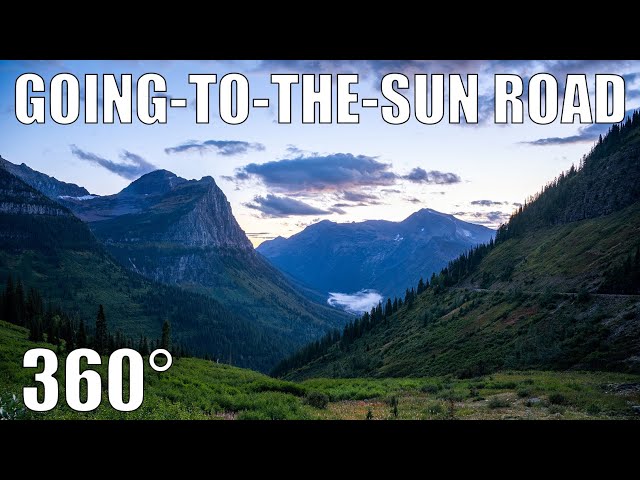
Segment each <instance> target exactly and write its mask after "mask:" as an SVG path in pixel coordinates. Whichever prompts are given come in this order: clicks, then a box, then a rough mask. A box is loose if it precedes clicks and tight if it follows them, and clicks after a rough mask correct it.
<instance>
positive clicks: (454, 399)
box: [0, 321, 640, 420]
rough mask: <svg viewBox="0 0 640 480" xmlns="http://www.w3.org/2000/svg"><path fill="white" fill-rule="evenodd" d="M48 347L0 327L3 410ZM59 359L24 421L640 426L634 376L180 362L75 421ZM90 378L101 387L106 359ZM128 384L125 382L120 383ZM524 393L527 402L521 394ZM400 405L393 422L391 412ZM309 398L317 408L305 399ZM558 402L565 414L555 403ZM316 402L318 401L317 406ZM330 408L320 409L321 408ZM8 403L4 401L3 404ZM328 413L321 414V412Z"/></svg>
mask: <svg viewBox="0 0 640 480" xmlns="http://www.w3.org/2000/svg"><path fill="white" fill-rule="evenodd" d="M35 347H41V348H43V347H44V348H51V349H53V350H55V347H54V346H53V345H49V344H46V343H39V344H36V343H33V342H30V341H28V340H27V331H26V330H25V329H24V328H21V327H16V326H14V325H11V324H8V323H6V322H2V321H0V406H4V405H6V402H7V400H8V399H11V396H12V395H16V397H17V399H18V404H19V405H22V388H23V387H25V386H32V385H34V384H35V383H34V381H33V375H34V374H35V373H36V371H37V369H24V368H22V366H21V365H22V357H23V355H24V352H26V351H27V350H29V349H30V348H35ZM63 357H64V355H63V354H60V355H59V356H58V358H59V362H60V365H59V369H58V372H57V373H56V375H55V376H56V378H57V379H58V382H59V385H60V398H61V399H62V400H61V401H59V403H58V406H57V407H56V408H55V409H53V410H52V411H50V412H46V413H36V412H24V413H22V414H20V415H19V417H20V418H27V419H210V420H217V419H239V420H241V419H265V420H268V419H356V420H364V419H365V417H366V416H367V412H368V411H369V410H371V412H372V415H373V418H374V419H389V420H391V419H396V418H398V419H401V420H402V419H414V420H415V419H424V420H429V419H448V418H456V419H501V418H524V419H547V418H548V419H554V418H567V419H574V418H575V419H627V418H638V416H637V415H634V414H633V411H632V409H631V405H637V404H640V391H639V389H636V390H634V389H627V390H620V389H618V388H616V387H617V386H619V385H621V384H635V385H638V386H640V376H638V375H629V374H620V373H603V372H504V373H496V374H493V375H486V376H483V377H479V378H473V379H465V380H462V379H457V378H454V377H452V376H440V377H433V378H381V379H372V378H367V379H363V378H359V379H335V378H332V379H328V378H317V379H312V380H307V381H304V382H300V383H298V382H290V381H283V380H277V379H273V378H270V377H267V376H265V375H262V374H260V373H257V372H253V371H251V370H245V369H240V368H236V367H231V366H228V365H223V364H216V363H213V362H210V361H206V360H200V359H187V358H179V359H175V360H174V364H173V366H172V367H171V368H170V369H169V370H168V371H166V372H155V371H152V370H151V369H150V368H149V367H148V364H147V363H146V362H145V377H144V378H145V383H144V393H145V396H144V401H143V404H142V406H141V407H140V408H139V409H138V410H136V411H135V412H129V413H123V412H117V411H115V410H114V409H113V408H111V407H110V406H109V403H108V399H107V392H106V390H105V391H103V395H102V397H103V400H102V404H101V405H100V407H98V408H97V409H96V410H95V411H92V412H86V413H79V412H74V411H72V410H70V409H69V408H68V407H67V406H66V405H65V402H64V375H63V365H64V358H63ZM103 363H105V365H102V366H100V367H97V368H96V370H97V371H98V372H100V374H101V376H102V378H103V386H104V387H103V388H106V359H103ZM125 384H126V382H125ZM523 388H526V389H527V391H528V397H527V398H521V397H520V396H519V395H518V393H517V392H519V391H520V390H521V389H523ZM392 397H395V399H396V401H397V414H398V415H397V417H396V416H395V414H394V412H393V408H392V407H391V404H392V403H393V402H392V400H391V399H392ZM312 398H315V399H316V400H315V401H314V400H311V401H310V399H312ZM558 398H562V399H563V403H562V405H558V404H555V403H554V402H553V401H554V399H555V400H556V401H557V399H558ZM317 399H322V400H323V401H322V402H319V401H317ZM325 399H326V400H328V402H329V403H328V404H327V405H326V406H325V405H324V400H325ZM9 403H10V401H9ZM323 407H324V408H323Z"/></svg>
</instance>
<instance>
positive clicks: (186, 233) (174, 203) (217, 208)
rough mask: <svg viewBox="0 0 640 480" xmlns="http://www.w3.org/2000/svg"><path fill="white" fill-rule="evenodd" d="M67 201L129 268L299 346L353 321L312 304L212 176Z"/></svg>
mask: <svg viewBox="0 0 640 480" xmlns="http://www.w3.org/2000/svg"><path fill="white" fill-rule="evenodd" d="M62 203H63V204H65V205H67V206H68V207H69V208H70V209H71V210H73V212H74V213H75V214H76V215H77V216H78V217H80V218H81V219H83V220H85V221H87V222H89V226H90V228H91V230H92V231H93V232H94V233H95V235H96V236H97V237H98V238H99V239H100V240H101V241H102V242H103V244H104V245H105V246H106V248H107V250H108V251H109V252H110V253H111V254H112V255H113V256H114V257H115V258H116V259H117V260H118V261H119V262H120V263H121V265H123V266H124V267H126V268H128V269H130V270H132V271H134V272H136V273H139V274H141V275H143V276H145V277H147V278H149V279H152V280H154V281H157V282H160V283H164V284H169V285H179V286H182V287H185V288H189V289H191V290H194V291H197V292H199V293H203V294H206V295H209V296H211V297H213V298H215V299H217V300H218V301H220V302H221V303H222V304H224V305H225V306H227V307H228V308H230V309H231V310H233V311H234V312H236V313H237V314H239V315H241V316H243V317H244V318H247V319H249V320H250V321H252V322H255V324H257V325H262V326H264V327H265V328H268V329H275V330H277V331H279V332H281V334H282V335H284V336H287V337H289V339H290V340H291V342H293V344H301V343H303V342H305V341H308V340H309V339H312V338H314V337H317V336H318V335H320V334H322V332H323V331H326V330H327V329H330V328H335V327H339V326H341V325H343V324H344V322H346V321H347V320H348V319H349V317H348V316H347V315H346V314H344V313H343V312H340V311H339V310H337V309H334V308H331V307H329V306H328V305H325V304H318V303H316V302H314V301H312V300H311V299H310V297H311V296H310V295H308V294H303V293H302V291H301V290H300V289H298V288H296V287H295V286H294V285H293V284H292V283H291V282H290V281H288V280H287V279H286V278H285V277H284V276H283V275H282V274H281V273H280V272H279V271H278V270H276V269H275V268H274V267H273V266H271V265H270V264H269V263H268V262H267V261H266V260H265V259H264V258H263V257H262V256H261V255H258V254H257V253H256V252H255V250H254V249H253V246H252V245H251V242H250V241H249V239H248V238H247V237H246V235H245V234H244V232H243V231H242V229H241V228H240V226H239V225H238V223H237V221H236V219H235V218H234V216H233V213H232V211H231V205H230V204H229V202H228V201H227V199H226V197H225V195H224V193H223V192H222V190H220V188H219V187H218V186H217V185H216V183H215V181H214V180H213V178H211V177H204V178H202V179H201V180H197V181H196V180H189V181H188V180H185V179H183V178H180V177H177V176H176V175H175V174H173V173H171V172H168V171H166V170H158V171H155V172H152V173H149V174H147V175H144V176H142V177H141V178H139V179H138V180H136V181H135V182H133V183H132V184H131V185H129V186H128V187H127V188H125V189H124V190H122V191H121V192H120V193H118V194H116V195H110V196H103V197H97V198H93V199H88V200H76V199H65V200H62Z"/></svg>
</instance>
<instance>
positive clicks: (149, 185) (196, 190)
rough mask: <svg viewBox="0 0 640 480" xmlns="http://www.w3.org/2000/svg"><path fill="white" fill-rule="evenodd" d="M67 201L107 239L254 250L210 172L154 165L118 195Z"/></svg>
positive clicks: (180, 246) (176, 246)
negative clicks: (190, 176) (183, 173)
mask: <svg viewBox="0 0 640 480" xmlns="http://www.w3.org/2000/svg"><path fill="white" fill-rule="evenodd" d="M67 204H68V205H69V206H70V208H72V209H73V210H74V211H77V212H78V215H79V216H80V217H81V218H84V219H85V220H89V221H90V222H91V223H90V225H91V228H92V229H93V230H94V231H95V232H96V234H97V235H98V236H99V237H100V238H102V239H103V240H104V241H105V243H107V244H109V245H117V244H149V243H156V244H162V246H163V248H165V249H166V248H167V247H175V248H180V249H185V248H192V247H195V248H217V249H238V250H241V251H243V252H245V253H247V254H253V246H252V245H251V242H250V241H249V239H248V238H247V236H246V235H245V233H244V231H243V230H242V228H240V225H238V222H237V221H236V219H235V217H234V216H233V213H232V211H231V205H230V204H229V202H228V201H227V198H226V197H225V195H224V193H223V192H222V190H220V188H219V187H218V186H217V185H216V183H215V181H214V180H213V178H211V177H204V178H202V179H201V180H189V181H188V180H185V179H183V178H180V177H177V176H176V175H174V174H172V173H171V172H167V171H165V170H158V171H156V172H152V173H149V174H147V175H144V176H143V177H141V178H140V179H138V180H136V181H135V182H133V183H132V184H131V185H130V186H129V187H127V188H126V189H124V190H123V191H122V192H120V193H118V194H117V195H112V196H110V197H100V198H96V199H92V200H85V201H74V202H67ZM96 219H98V220H96Z"/></svg>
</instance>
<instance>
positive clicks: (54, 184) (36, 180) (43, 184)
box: [0, 156, 91, 200]
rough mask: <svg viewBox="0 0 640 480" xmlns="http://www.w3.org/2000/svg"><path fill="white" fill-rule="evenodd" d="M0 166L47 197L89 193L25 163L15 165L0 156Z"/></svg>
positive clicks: (54, 198) (79, 195)
mask: <svg viewBox="0 0 640 480" xmlns="http://www.w3.org/2000/svg"><path fill="white" fill-rule="evenodd" d="M0 168H2V169H5V170H7V171H8V172H9V173H11V174H13V175H15V176H16V177H18V178H19V179H21V180H22V181H23V182H25V183H26V184H28V185H30V186H32V187H33V188H35V189H36V190H38V191H39V192H42V193H44V194H45V195H46V196H47V197H49V198H51V199H53V200H56V199H58V198H60V197H67V196H68V197H86V196H90V195H91V194H90V193H89V192H88V191H87V189H85V188H84V187H79V186H78V185H76V184H75V183H66V182H61V181H60V180H57V179H56V178H54V177H50V176H49V175H45V174H44V173H40V172H38V171H36V170H33V169H32V168H29V167H28V166H27V165H26V164H24V163H23V164H21V165H16V164H14V163H11V162H9V161H8V160H5V159H4V158H2V156H0Z"/></svg>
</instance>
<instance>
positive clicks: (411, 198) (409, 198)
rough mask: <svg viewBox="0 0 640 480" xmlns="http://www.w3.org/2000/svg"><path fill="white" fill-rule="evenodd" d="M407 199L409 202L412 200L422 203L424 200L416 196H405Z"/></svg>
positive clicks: (412, 201)
mask: <svg viewBox="0 0 640 480" xmlns="http://www.w3.org/2000/svg"><path fill="white" fill-rule="evenodd" d="M405 200H406V201H407V202H411V203H422V200H420V199H419V198H416V197H407V198H405Z"/></svg>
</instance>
